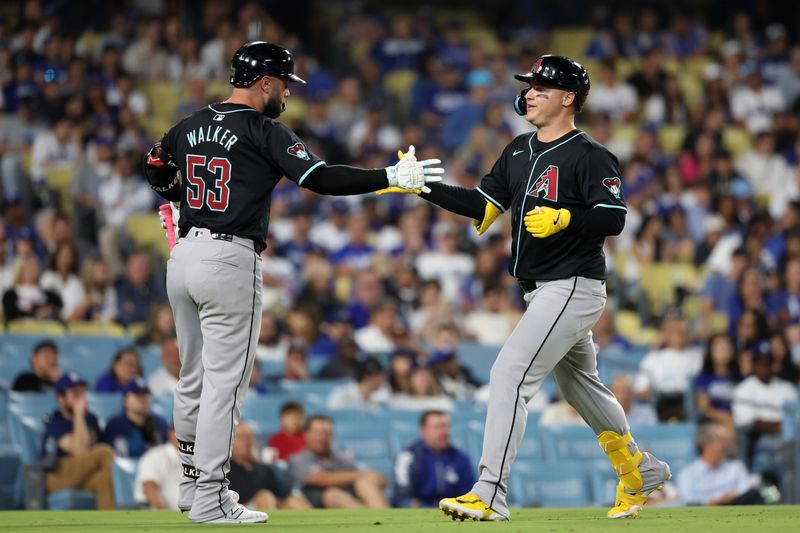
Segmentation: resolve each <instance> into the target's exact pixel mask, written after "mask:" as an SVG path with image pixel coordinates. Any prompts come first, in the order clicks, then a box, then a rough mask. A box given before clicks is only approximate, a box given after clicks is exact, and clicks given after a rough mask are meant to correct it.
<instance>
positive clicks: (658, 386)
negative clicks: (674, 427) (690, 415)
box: [634, 315, 703, 421]
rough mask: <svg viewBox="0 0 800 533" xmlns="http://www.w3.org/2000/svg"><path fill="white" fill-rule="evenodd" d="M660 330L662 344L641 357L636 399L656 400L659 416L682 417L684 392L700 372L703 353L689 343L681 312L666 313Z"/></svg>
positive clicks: (635, 384)
mask: <svg viewBox="0 0 800 533" xmlns="http://www.w3.org/2000/svg"><path fill="white" fill-rule="evenodd" d="M661 334H662V336H663V339H664V344H663V345H664V347H663V348H662V349H660V350H655V351H652V352H650V353H648V354H647V355H645V357H644V359H642V363H641V365H640V366H639V373H638V375H637V376H636V380H635V383H634V389H635V391H636V394H637V396H638V397H639V399H641V400H644V401H648V400H654V401H655V403H656V410H657V411H658V416H659V419H660V420H664V421H666V420H669V419H671V418H679V419H685V418H686V414H685V413H684V410H683V396H684V393H685V392H686V390H687V389H688V388H689V386H690V384H691V382H692V381H691V380H692V378H693V377H694V376H695V375H697V374H698V373H699V372H700V368H701V367H702V364H703V353H702V350H701V349H700V348H695V347H692V346H690V345H689V325H688V323H687V322H686V319H685V318H683V317H682V316H678V315H668V316H667V317H665V318H664V321H663V322H662V324H661Z"/></svg>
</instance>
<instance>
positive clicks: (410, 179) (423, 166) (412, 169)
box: [380, 144, 444, 194]
mask: <svg viewBox="0 0 800 533" xmlns="http://www.w3.org/2000/svg"><path fill="white" fill-rule="evenodd" d="M397 155H398V157H399V158H400V161H398V162H397V164H396V165H394V166H392V167H386V176H387V178H388V181H389V189H392V188H393V187H399V188H400V189H404V190H403V191H396V190H386V189H382V190H381V192H380V194H386V193H388V192H404V193H407V194H419V193H420V192H425V193H428V192H431V190H430V188H428V187H427V186H426V183H434V182H437V181H442V174H444V169H443V168H441V167H439V166H435V165H440V164H441V163H442V162H441V161H440V160H439V159H426V160H424V161H417V156H416V150H415V148H414V145H413V144H412V145H411V146H409V147H408V151H407V152H406V153H405V155H403V152H402V151H399V150H398V152H397Z"/></svg>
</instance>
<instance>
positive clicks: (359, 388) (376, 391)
mask: <svg viewBox="0 0 800 533" xmlns="http://www.w3.org/2000/svg"><path fill="white" fill-rule="evenodd" d="M388 400H389V392H388V389H387V387H386V375H385V374H384V372H383V366H381V364H380V362H379V361H378V360H377V359H375V358H374V357H368V358H367V359H365V360H364V361H362V362H361V364H360V365H359V367H358V374H357V375H356V381H355V382H354V383H350V384H348V385H342V386H340V387H337V388H335V389H333V390H332V391H331V394H330V396H328V401H327V405H328V408H329V409H375V408H378V407H382V406H384V405H385V404H386V403H387V402H388Z"/></svg>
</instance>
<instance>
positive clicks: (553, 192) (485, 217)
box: [397, 55, 671, 520]
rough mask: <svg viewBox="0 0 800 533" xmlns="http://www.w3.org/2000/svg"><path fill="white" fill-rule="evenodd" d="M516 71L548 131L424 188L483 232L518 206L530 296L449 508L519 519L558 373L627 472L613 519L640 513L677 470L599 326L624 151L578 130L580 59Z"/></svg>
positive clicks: (520, 105)
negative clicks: (655, 442)
mask: <svg viewBox="0 0 800 533" xmlns="http://www.w3.org/2000/svg"><path fill="white" fill-rule="evenodd" d="M515 78H516V79H518V80H520V81H522V82H525V83H526V84H527V87H525V88H524V89H523V90H522V92H521V93H520V95H519V96H518V97H517V98H516V100H515V102H514V108H515V109H516V111H517V113H518V114H519V115H521V116H524V117H525V119H526V120H527V121H528V122H530V123H531V124H533V125H534V126H536V128H537V131H536V132H535V133H529V134H524V135H520V136H519V137H517V138H516V139H514V140H513V141H512V142H511V144H509V145H508V146H507V147H506V148H505V150H504V151H503V154H502V155H501V156H500V159H498V160H497V162H496V163H495V164H494V166H493V167H492V170H491V171H490V172H489V174H487V175H486V176H485V177H484V178H483V180H482V181H481V184H480V186H479V187H477V188H476V189H465V188H461V187H453V186H449V185H444V184H441V183H435V184H432V185H431V186H430V189H431V192H430V193H425V192H420V193H419V194H420V195H421V196H422V197H423V198H425V199H427V200H429V201H431V202H433V203H435V204H437V205H439V206H441V207H443V208H445V209H447V210H449V211H452V212H455V213H459V214H462V215H464V216H467V217H470V218H472V219H474V226H475V228H476V230H477V231H478V233H483V232H484V231H486V229H487V228H488V227H489V226H490V225H491V224H492V222H494V220H495V219H496V218H497V217H498V216H499V215H500V214H501V213H503V212H505V211H511V224H512V227H513V232H512V235H513V239H512V249H511V252H512V260H511V264H510V267H509V270H510V273H511V275H512V276H514V277H516V278H517V279H518V280H519V285H520V287H521V288H522V290H523V291H524V292H525V297H524V298H525V302H526V304H527V309H526V311H525V313H524V315H523V316H522V319H521V321H520V324H519V325H518V326H517V327H516V328H515V329H514V331H513V333H512V334H511V336H510V337H509V338H508V339H507V340H506V342H505V344H504V345H503V348H502V349H501V350H500V353H499V355H498V356H497V360H496V361H495V363H494V366H493V367H492V372H491V377H490V381H489V389H490V396H489V406H488V412H487V413H486V427H485V432H484V439H483V453H482V455H481V460H480V479H479V480H478V482H477V483H476V484H475V485H474V486H473V488H472V491H470V492H469V493H468V494H465V495H463V496H458V497H455V498H445V499H443V500H442V501H441V502H440V503H439V507H440V509H442V510H443V511H444V512H445V513H446V514H448V515H450V516H451V517H453V518H454V519H455V518H461V519H464V518H472V519H475V520H507V519H508V518H509V517H510V514H509V510H508V505H507V504H506V491H507V488H508V479H509V473H510V470H511V466H512V464H513V463H514V459H515V457H516V455H517V449H518V448H519V444H520V442H521V441H522V438H523V435H524V433H525V424H526V422H527V419H528V412H527V403H528V401H530V399H531V398H532V397H533V395H534V394H536V392H537V391H538V390H539V387H540V386H541V384H542V381H544V379H545V378H546V377H547V375H548V374H550V373H551V372H552V373H553V377H554V378H555V381H556V383H557V385H558V387H559V389H560V390H561V394H562V395H563V397H564V399H566V400H567V401H568V402H569V403H570V404H571V405H572V406H573V407H574V408H575V409H576V410H577V411H578V413H580V415H581V416H582V417H583V419H584V420H585V421H586V422H587V423H588V424H589V426H591V428H592V429H593V430H594V432H595V434H596V435H597V439H598V441H599V443H600V446H601V447H602V449H603V450H604V451H605V453H606V454H607V455H608V458H609V460H610V461H611V464H612V466H613V467H614V470H615V471H616V472H617V474H618V475H619V484H618V485H617V493H616V503H615V505H614V507H613V508H612V509H611V510H610V511H609V512H608V516H609V518H620V517H626V516H636V515H637V514H638V512H639V510H640V509H641V508H642V506H643V505H644V504H645V502H646V501H647V498H648V496H649V495H650V493H651V492H653V491H654V490H656V489H658V488H660V487H661V485H662V484H663V483H664V482H665V481H666V480H668V479H669V478H670V477H671V474H670V469H669V466H668V465H667V464H666V463H664V462H662V461H659V460H658V459H656V458H655V457H654V456H653V455H651V454H650V453H648V452H641V451H640V450H639V448H638V447H637V446H636V442H635V441H634V440H633V437H632V436H631V433H630V427H629V426H628V422H627V420H626V419H625V413H624V411H623V409H622V407H620V405H619V403H618V402H617V400H616V398H615V397H614V395H613V394H611V392H610V391H609V390H608V389H607V388H606V387H605V386H604V385H603V383H601V381H600V379H599V377H598V373H597V358H596V355H597V354H596V353H595V349H594V343H593V342H592V333H591V329H592V327H593V326H594V324H595V322H597V319H598V318H599V317H600V314H601V313H602V311H603V307H604V305H605V302H606V288H605V281H604V278H605V260H604V257H603V241H604V239H605V237H606V236H607V235H617V234H619V233H620V231H622V228H623V226H624V225H625V214H626V208H625V201H624V199H623V196H622V186H621V182H620V178H619V176H620V171H619V167H618V163H617V159H616V158H615V157H614V156H613V155H612V154H611V153H610V152H609V151H608V150H606V149H605V148H604V147H603V146H601V145H600V144H598V143H597V142H596V141H594V140H593V139H592V138H591V137H589V136H588V135H586V134H585V133H583V132H582V131H580V130H578V129H576V128H575V123H574V118H575V114H576V113H577V112H579V111H580V109H581V106H582V105H583V103H584V102H585V100H586V96H587V95H588V93H589V76H588V74H587V73H586V71H585V70H584V68H583V67H582V66H581V65H580V64H578V63H576V62H575V61H573V60H571V59H569V58H566V57H562V56H552V55H546V56H542V57H539V58H538V59H537V60H536V62H535V63H534V65H533V68H532V69H531V72H528V73H526V74H520V75H515ZM397 192H408V191H397ZM556 468H557V466H556Z"/></svg>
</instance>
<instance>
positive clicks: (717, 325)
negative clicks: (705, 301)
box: [708, 313, 730, 333]
mask: <svg viewBox="0 0 800 533" xmlns="http://www.w3.org/2000/svg"><path fill="white" fill-rule="evenodd" d="M729 320H730V317H728V315H727V313H712V314H711V317H710V319H709V321H708V325H709V329H710V330H711V333H727V331H728V321H729Z"/></svg>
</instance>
